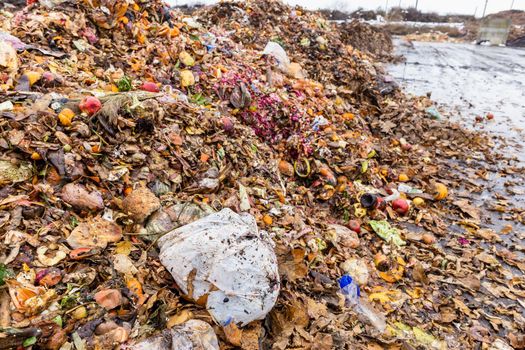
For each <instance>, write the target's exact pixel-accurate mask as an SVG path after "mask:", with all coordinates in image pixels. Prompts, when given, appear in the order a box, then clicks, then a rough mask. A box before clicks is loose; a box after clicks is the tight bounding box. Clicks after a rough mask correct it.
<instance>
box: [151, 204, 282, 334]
mask: <svg viewBox="0 0 525 350" xmlns="http://www.w3.org/2000/svg"><path fill="white" fill-rule="evenodd" d="M158 245H159V247H160V255H159V258H160V261H161V262H162V264H163V265H164V266H165V267H166V269H167V270H168V271H169V272H170V273H171V275H172V276H173V278H174V279H175V281H176V282H177V284H178V286H179V287H180V288H181V290H182V291H183V292H184V293H185V294H188V293H190V291H191V292H192V295H189V297H191V298H192V299H194V300H198V299H199V298H201V297H203V296H205V295H208V298H207V303H206V308H207V309H208V312H209V313H210V314H211V316H212V317H213V318H214V319H215V320H216V321H217V322H218V323H219V324H221V325H226V324H228V323H230V322H235V323H241V324H242V325H245V324H247V323H249V322H251V321H253V320H258V319H263V318H264V317H265V316H266V314H267V313H268V312H270V310H271V309H272V307H273V305H274V304H275V302H276V300H277V296H278V295H279V285H280V282H279V273H278V269H277V258H276V256H275V252H274V250H273V241H272V240H271V238H270V237H269V236H268V234H267V233H266V232H265V231H260V232H259V231H258V230H257V224H256V222H255V218H254V217H253V216H251V215H249V214H241V215H239V214H236V213H235V212H233V211H232V210H230V209H223V210H221V211H220V212H218V213H214V214H211V215H208V216H206V217H204V218H202V219H200V220H197V221H195V222H193V223H191V224H188V225H185V226H182V227H179V228H178V229H176V230H173V231H171V232H169V233H168V234H166V235H165V236H163V237H162V238H160V239H159V241H158ZM212 290H213V291H212Z"/></svg>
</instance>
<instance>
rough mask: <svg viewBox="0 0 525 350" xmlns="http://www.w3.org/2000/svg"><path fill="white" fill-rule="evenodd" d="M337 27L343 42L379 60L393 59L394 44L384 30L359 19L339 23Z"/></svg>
mask: <svg viewBox="0 0 525 350" xmlns="http://www.w3.org/2000/svg"><path fill="white" fill-rule="evenodd" d="M338 29H339V31H340V33H341V39H342V40H343V42H344V43H345V44H347V45H352V46H353V47H355V48H357V49H358V50H360V51H363V52H367V53H370V54H372V55H374V57H375V58H376V59H378V60H381V61H388V60H392V59H393V55H392V52H393V51H394V44H393V43H392V37H391V36H390V34H389V33H387V31H386V30H384V29H382V28H378V27H374V26H372V25H371V24H368V23H364V22H360V21H359V20H353V21H351V22H344V23H341V24H340V25H339V28H338Z"/></svg>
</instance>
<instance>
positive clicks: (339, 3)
mask: <svg viewBox="0 0 525 350" xmlns="http://www.w3.org/2000/svg"><path fill="white" fill-rule="evenodd" d="M165 1H167V2H168V3H171V4H173V5H175V4H176V3H177V4H179V5H182V4H186V3H194V2H200V3H206V4H210V3H213V2H216V1H214V0H199V1H195V0H165ZM416 1H417V0H284V2H286V3H288V4H291V5H301V6H303V7H306V8H309V9H313V10H315V9H318V8H320V7H321V8H322V7H330V8H342V7H343V8H345V9H346V10H348V11H353V10H356V9H358V8H359V7H362V8H365V9H373V10H375V9H377V8H378V7H381V8H383V9H384V8H385V6H387V5H388V7H389V8H390V7H392V6H399V4H400V3H401V6H402V7H409V6H415V4H416ZM485 1H486V0H418V2H419V3H418V8H419V9H421V10H423V11H434V12H438V13H442V14H447V13H458V14H474V12H476V15H477V16H478V17H480V16H481V14H482V13H483V7H484V6H485ZM512 4H513V7H512V8H513V9H518V10H525V0H514V1H513V0H488V4H487V14H489V13H494V12H499V11H503V10H508V9H510V7H511V5H512Z"/></svg>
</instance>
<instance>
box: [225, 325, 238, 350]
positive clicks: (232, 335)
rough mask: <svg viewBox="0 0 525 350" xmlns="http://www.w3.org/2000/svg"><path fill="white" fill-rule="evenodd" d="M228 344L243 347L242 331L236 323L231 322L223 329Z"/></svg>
mask: <svg viewBox="0 0 525 350" xmlns="http://www.w3.org/2000/svg"><path fill="white" fill-rule="evenodd" d="M222 329H223V330H224V334H225V335H226V339H227V340H228V342H229V343H230V344H232V345H235V346H240V345H241V338H242V330H240V329H239V327H237V325H236V324H235V322H230V323H229V324H228V325H227V326H225V327H223V328H222Z"/></svg>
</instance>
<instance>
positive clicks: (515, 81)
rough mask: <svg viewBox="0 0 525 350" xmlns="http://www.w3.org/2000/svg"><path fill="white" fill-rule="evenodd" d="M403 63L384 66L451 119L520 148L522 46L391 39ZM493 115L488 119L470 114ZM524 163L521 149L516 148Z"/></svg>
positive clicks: (524, 85) (524, 98)
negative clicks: (432, 101)
mask: <svg viewBox="0 0 525 350" xmlns="http://www.w3.org/2000/svg"><path fill="white" fill-rule="evenodd" d="M395 47H396V54H399V55H403V56H404V57H405V58H406V61H405V62H403V63H400V64H396V65H391V66H389V67H388V70H389V72H390V74H391V75H392V76H393V77H394V78H395V79H396V80H397V81H398V83H400V84H401V85H402V86H403V87H404V88H405V90H406V91H408V92H409V93H413V94H416V95H425V94H427V93H431V94H432V95H431V96H432V99H433V100H435V101H436V103H437V104H438V105H439V106H440V108H442V111H443V112H444V113H445V114H448V117H450V118H451V119H453V120H456V121H459V122H461V123H462V124H464V125H467V126H469V127H471V128H475V129H480V130H486V131H488V132H489V133H491V134H493V135H495V136H498V137H503V138H504V139H501V140H500V142H503V143H505V142H509V143H512V144H513V146H514V147H517V149H518V150H522V146H523V143H524V142H525V50H524V49H515V48H507V47H487V46H478V45H471V44H454V43H432V42H413V43H407V42H406V41H403V40H401V39H397V40H395ZM488 113H492V114H494V120H492V121H489V120H486V119H485V118H484V120H483V121H482V122H476V116H482V117H485V116H486V115H487V114H488ZM516 155H517V156H519V158H520V160H521V161H525V152H523V151H521V152H516Z"/></svg>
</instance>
